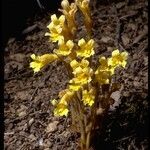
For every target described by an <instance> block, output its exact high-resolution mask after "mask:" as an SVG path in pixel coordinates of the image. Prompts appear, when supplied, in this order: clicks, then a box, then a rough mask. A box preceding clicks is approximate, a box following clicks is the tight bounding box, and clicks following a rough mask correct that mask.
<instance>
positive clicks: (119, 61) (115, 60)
mask: <svg viewBox="0 0 150 150" xmlns="http://www.w3.org/2000/svg"><path fill="white" fill-rule="evenodd" d="M127 57H128V53H127V52H122V53H120V52H119V50H118V49H117V50H114V51H113V52H112V57H111V58H109V59H108V65H110V66H112V67H117V66H122V67H124V68H125V66H126V64H127V61H126V60H127Z"/></svg>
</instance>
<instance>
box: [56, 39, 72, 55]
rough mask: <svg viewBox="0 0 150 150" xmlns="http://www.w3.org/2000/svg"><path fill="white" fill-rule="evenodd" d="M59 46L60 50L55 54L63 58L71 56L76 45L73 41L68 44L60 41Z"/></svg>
mask: <svg viewBox="0 0 150 150" xmlns="http://www.w3.org/2000/svg"><path fill="white" fill-rule="evenodd" d="M58 45H59V49H57V50H55V51H54V52H55V53H56V54H57V55H62V56H67V55H69V54H70V53H71V51H72V49H73V47H74V43H73V41H71V40H68V41H67V42H66V43H65V42H64V40H60V41H59V42H58Z"/></svg>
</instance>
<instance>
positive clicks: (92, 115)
mask: <svg viewBox="0 0 150 150" xmlns="http://www.w3.org/2000/svg"><path fill="white" fill-rule="evenodd" d="M61 6H62V9H59V10H60V11H61V12H62V15H60V16H56V14H53V15H52V16H51V22H50V24H49V25H48V26H47V28H48V29H49V32H48V33H46V34H45V36H48V37H49V40H50V42H53V43H56V44H57V49H54V50H53V53H48V54H44V55H42V56H36V55H35V54H32V55H31V58H32V59H33V61H32V62H31V63H30V67H31V68H32V69H33V71H34V72H38V71H40V70H41V68H43V67H44V66H46V65H47V64H49V63H51V62H54V61H62V62H63V64H64V65H65V67H66V69H67V71H68V76H69V78H70V80H69V83H68V86H67V87H66V89H64V90H63V91H60V93H59V99H58V100H55V99H54V100H52V101H51V103H52V104H53V105H54V115H55V116H68V115H69V116H70V117H71V120H72V127H73V129H74V130H75V131H76V132H78V133H80V135H81V138H80V139H81V140H80V148H81V150H88V149H89V148H90V145H91V138H92V136H93V135H92V133H94V132H93V131H94V129H96V128H99V124H100V120H101V119H100V118H101V117H102V116H104V115H105V114H106V113H107V112H108V110H109V107H110V105H111V104H112V103H113V101H112V98H111V97H110V95H111V94H112V92H114V91H115V90H116V89H118V86H117V84H116V83H112V76H113V75H114V74H115V69H116V68H118V67H123V68H125V66H126V63H127V57H128V53H127V52H120V51H119V50H118V49H116V50H114V51H113V52H112V55H111V57H109V58H106V57H105V56H101V57H99V60H98V62H97V65H93V61H92V59H93V57H92V56H93V55H94V54H95V50H94V45H95V41H94V39H93V38H92V19H91V12H90V8H89V0H75V2H74V3H71V4H70V3H69V2H68V0H62V2H61ZM77 11H78V12H79V13H81V14H82V15H83V18H84V20H83V22H84V26H85V29H86V30H85V32H86V33H87V34H86V36H85V37H81V38H80V39H79V37H77V34H78V28H79V22H77V19H76V15H77Z"/></svg>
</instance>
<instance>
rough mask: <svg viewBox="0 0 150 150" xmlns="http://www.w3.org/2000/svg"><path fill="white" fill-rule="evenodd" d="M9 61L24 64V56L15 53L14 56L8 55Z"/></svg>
mask: <svg viewBox="0 0 150 150" xmlns="http://www.w3.org/2000/svg"><path fill="white" fill-rule="evenodd" d="M10 59H12V60H15V61H17V62H24V60H25V55H24V54H22V53H17V54H14V55H10Z"/></svg>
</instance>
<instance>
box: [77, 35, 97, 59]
mask: <svg viewBox="0 0 150 150" xmlns="http://www.w3.org/2000/svg"><path fill="white" fill-rule="evenodd" d="M78 46H79V49H78V50H77V51H76V53H77V56H80V57H85V58H88V57H90V56H92V55H94V54H95V52H94V40H93V39H91V40H89V41H88V42H86V41H85V40H84V39H83V38H82V39H81V40H79V42H78Z"/></svg>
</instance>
